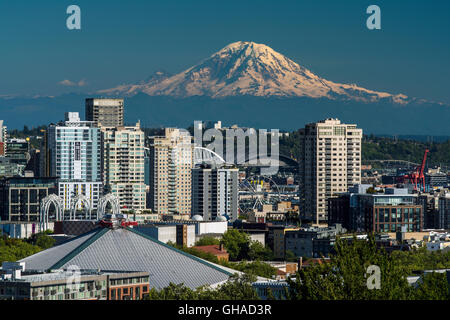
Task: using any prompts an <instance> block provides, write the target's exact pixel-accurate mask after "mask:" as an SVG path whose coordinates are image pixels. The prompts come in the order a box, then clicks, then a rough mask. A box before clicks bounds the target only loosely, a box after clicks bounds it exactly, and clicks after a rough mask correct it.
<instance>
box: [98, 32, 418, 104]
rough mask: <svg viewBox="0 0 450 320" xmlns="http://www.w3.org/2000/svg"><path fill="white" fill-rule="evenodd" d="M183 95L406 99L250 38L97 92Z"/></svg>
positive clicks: (407, 99) (179, 96) (130, 94)
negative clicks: (326, 75)
mask: <svg viewBox="0 0 450 320" xmlns="http://www.w3.org/2000/svg"><path fill="white" fill-rule="evenodd" d="M139 92H142V93H145V94H147V95H150V96H159V95H161V96H172V97H178V98H186V97H192V96H208V97H211V98H223V97H230V96H244V95H250V96H259V97H271V96H276V97H309V98H327V99H331V100H351V101H358V102H366V103H368V102H377V101H381V100H383V101H384V100H386V101H390V102H394V103H398V104H406V103H408V102H409V101H410V99H409V98H408V97H407V96H405V95H402V94H397V95H393V94H389V93H386V92H377V91H373V90H368V89H365V88H361V87H358V86H356V85H354V84H340V83H335V82H332V81H328V80H326V79H323V78H321V77H319V76H317V75H315V74H314V73H312V72H311V71H309V70H308V69H306V68H304V67H302V66H300V65H299V64H297V63H296V62H294V61H292V60H291V59H289V58H287V57H285V56H284V55H282V54H280V53H278V52H276V51H274V50H273V49H271V48H270V47H268V46H266V45H263V44H257V43H254V42H243V41H240V42H235V43H232V44H230V45H228V46H226V47H225V48H223V49H222V50H220V51H218V52H216V53H214V54H213V55H212V56H211V57H209V58H208V59H205V60H204V61H202V62H200V63H199V64H197V65H195V66H193V67H191V68H189V69H187V70H185V71H183V72H181V73H178V74H176V75H173V76H162V77H161V76H160V77H158V78H157V79H155V78H152V79H151V80H150V81H148V82H144V83H140V84H129V85H122V86H119V87H116V88H112V89H107V90H101V91H99V92H98V93H99V94H107V95H122V96H133V95H135V94H137V93H139Z"/></svg>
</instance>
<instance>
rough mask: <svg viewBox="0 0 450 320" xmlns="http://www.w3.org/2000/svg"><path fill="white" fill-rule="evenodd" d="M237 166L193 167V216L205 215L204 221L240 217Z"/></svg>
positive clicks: (232, 219)
mask: <svg viewBox="0 0 450 320" xmlns="http://www.w3.org/2000/svg"><path fill="white" fill-rule="evenodd" d="M238 173H239V169H237V168H227V167H219V168H212V167H211V166H199V167H196V168H193V169H192V210H191V211H192V216H194V215H200V216H203V220H204V221H216V219H217V218H218V217H219V216H225V215H226V216H228V218H229V220H230V221H234V220H236V219H237V218H238V206H239V199H238V192H239V190H238V188H239V183H238Z"/></svg>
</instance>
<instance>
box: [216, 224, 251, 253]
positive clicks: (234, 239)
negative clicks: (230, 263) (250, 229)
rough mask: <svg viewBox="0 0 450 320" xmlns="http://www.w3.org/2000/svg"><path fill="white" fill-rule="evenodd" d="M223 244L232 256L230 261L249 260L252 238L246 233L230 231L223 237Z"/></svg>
mask: <svg viewBox="0 0 450 320" xmlns="http://www.w3.org/2000/svg"><path fill="white" fill-rule="evenodd" d="M222 243H223V245H224V246H225V248H226V249H227V251H228V253H229V254H230V260H234V261H236V260H242V259H246V258H248V251H249V249H250V238H249V236H248V235H247V234H246V233H244V232H241V231H239V230H236V229H231V230H228V231H226V232H225V233H224V234H223V236H222Z"/></svg>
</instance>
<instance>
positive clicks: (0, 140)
mask: <svg viewBox="0 0 450 320" xmlns="http://www.w3.org/2000/svg"><path fill="white" fill-rule="evenodd" d="M6 138H7V128H6V126H4V125H3V120H0V156H4V155H5V153H6Z"/></svg>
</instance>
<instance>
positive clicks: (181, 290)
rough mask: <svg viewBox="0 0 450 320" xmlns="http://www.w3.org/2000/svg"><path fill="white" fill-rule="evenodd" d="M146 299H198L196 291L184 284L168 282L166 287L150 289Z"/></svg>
mask: <svg viewBox="0 0 450 320" xmlns="http://www.w3.org/2000/svg"><path fill="white" fill-rule="evenodd" d="M146 299H148V300H198V294H197V292H196V291H194V290H192V289H190V288H188V287H186V286H185V285H184V284H182V283H181V284H174V283H172V282H171V283H170V284H169V286H168V287H165V288H163V289H161V290H160V291H158V290H156V289H155V288H152V289H150V291H149V294H148V296H147V298H146Z"/></svg>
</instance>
